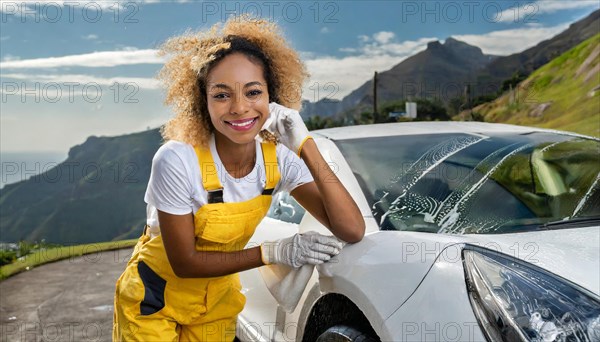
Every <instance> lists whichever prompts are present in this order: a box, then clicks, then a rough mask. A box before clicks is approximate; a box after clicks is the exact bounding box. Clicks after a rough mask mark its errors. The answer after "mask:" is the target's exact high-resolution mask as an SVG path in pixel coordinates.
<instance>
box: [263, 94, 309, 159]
mask: <svg viewBox="0 0 600 342" xmlns="http://www.w3.org/2000/svg"><path fill="white" fill-rule="evenodd" d="M269 113H270V115H269V118H268V119H267V121H266V122H265V124H264V125H263V127H262V129H266V130H267V131H269V132H271V133H273V134H275V136H276V137H277V139H279V141H280V142H281V143H282V144H283V145H285V146H286V147H287V148H289V149H290V150H292V151H294V152H296V153H297V154H298V156H300V152H301V151H302V145H304V143H305V142H306V140H307V139H308V138H311V136H310V135H309V134H308V129H307V128H306V125H305V124H304V121H302V117H301V116H300V113H299V112H298V111H297V110H295V109H290V108H287V107H284V106H282V105H280V104H277V103H275V102H271V103H269Z"/></svg>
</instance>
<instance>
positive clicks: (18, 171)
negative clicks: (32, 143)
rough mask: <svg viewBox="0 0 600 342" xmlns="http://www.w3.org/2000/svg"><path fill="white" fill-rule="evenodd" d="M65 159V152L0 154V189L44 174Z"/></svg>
mask: <svg viewBox="0 0 600 342" xmlns="http://www.w3.org/2000/svg"><path fill="white" fill-rule="evenodd" d="M66 159H67V152H0V164H1V171H0V178H1V179H0V189H1V188H3V187H4V186H5V185H6V184H11V183H16V182H19V181H22V180H26V179H28V178H29V177H31V176H34V175H37V174H40V173H43V172H46V171H48V170H50V169H51V168H53V167H54V166H56V165H58V164H60V163H61V162H63V161H65V160H66Z"/></svg>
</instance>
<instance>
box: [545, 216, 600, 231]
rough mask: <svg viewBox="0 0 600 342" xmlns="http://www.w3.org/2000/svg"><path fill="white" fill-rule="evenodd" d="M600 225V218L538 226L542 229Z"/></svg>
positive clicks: (548, 223) (586, 218)
mask: <svg viewBox="0 0 600 342" xmlns="http://www.w3.org/2000/svg"><path fill="white" fill-rule="evenodd" d="M594 224H600V216H590V217H574V218H571V219H567V220H560V221H551V222H546V223H544V224H541V225H539V226H538V228H540V229H556V228H578V227H586V226H590V225H594Z"/></svg>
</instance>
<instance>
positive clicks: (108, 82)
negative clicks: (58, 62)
mask: <svg viewBox="0 0 600 342" xmlns="http://www.w3.org/2000/svg"><path fill="white" fill-rule="evenodd" d="M2 78H3V79H6V78H8V79H13V80H26V81H28V82H39V83H44V84H51V83H56V84H58V86H60V85H65V89H67V90H68V88H66V87H67V84H73V83H76V84H77V85H73V87H77V86H79V87H83V86H85V85H88V84H93V83H96V84H98V85H100V86H112V85H114V84H115V83H117V84H122V85H125V84H130V85H133V86H134V87H137V88H140V89H159V88H160V83H159V81H158V80H156V79H154V78H144V77H121V76H117V77H98V76H92V75H77V74H55V75H54V74H51V75H49V74H3V75H2ZM8 83H9V82H6V81H3V84H8ZM40 87H43V86H40ZM52 88H55V87H52ZM32 89H33V88H32Z"/></svg>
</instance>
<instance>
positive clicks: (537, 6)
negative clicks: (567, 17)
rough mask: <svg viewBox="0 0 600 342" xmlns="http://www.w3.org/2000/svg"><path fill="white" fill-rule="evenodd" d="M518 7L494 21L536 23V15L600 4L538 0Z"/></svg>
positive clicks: (584, 0)
mask: <svg viewBox="0 0 600 342" xmlns="http://www.w3.org/2000/svg"><path fill="white" fill-rule="evenodd" d="M516 4H517V5H518V6H511V7H510V8H508V9H506V10H504V11H502V12H500V13H499V14H498V17H497V18H496V20H495V21H498V22H502V23H512V22H514V23H521V22H523V23H537V22H538V21H539V18H538V15H540V14H548V13H555V12H559V11H565V10H575V9H580V8H595V9H598V8H600V2H598V1H597V0H577V1H558V0H538V1H534V2H525V3H519V2H516Z"/></svg>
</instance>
